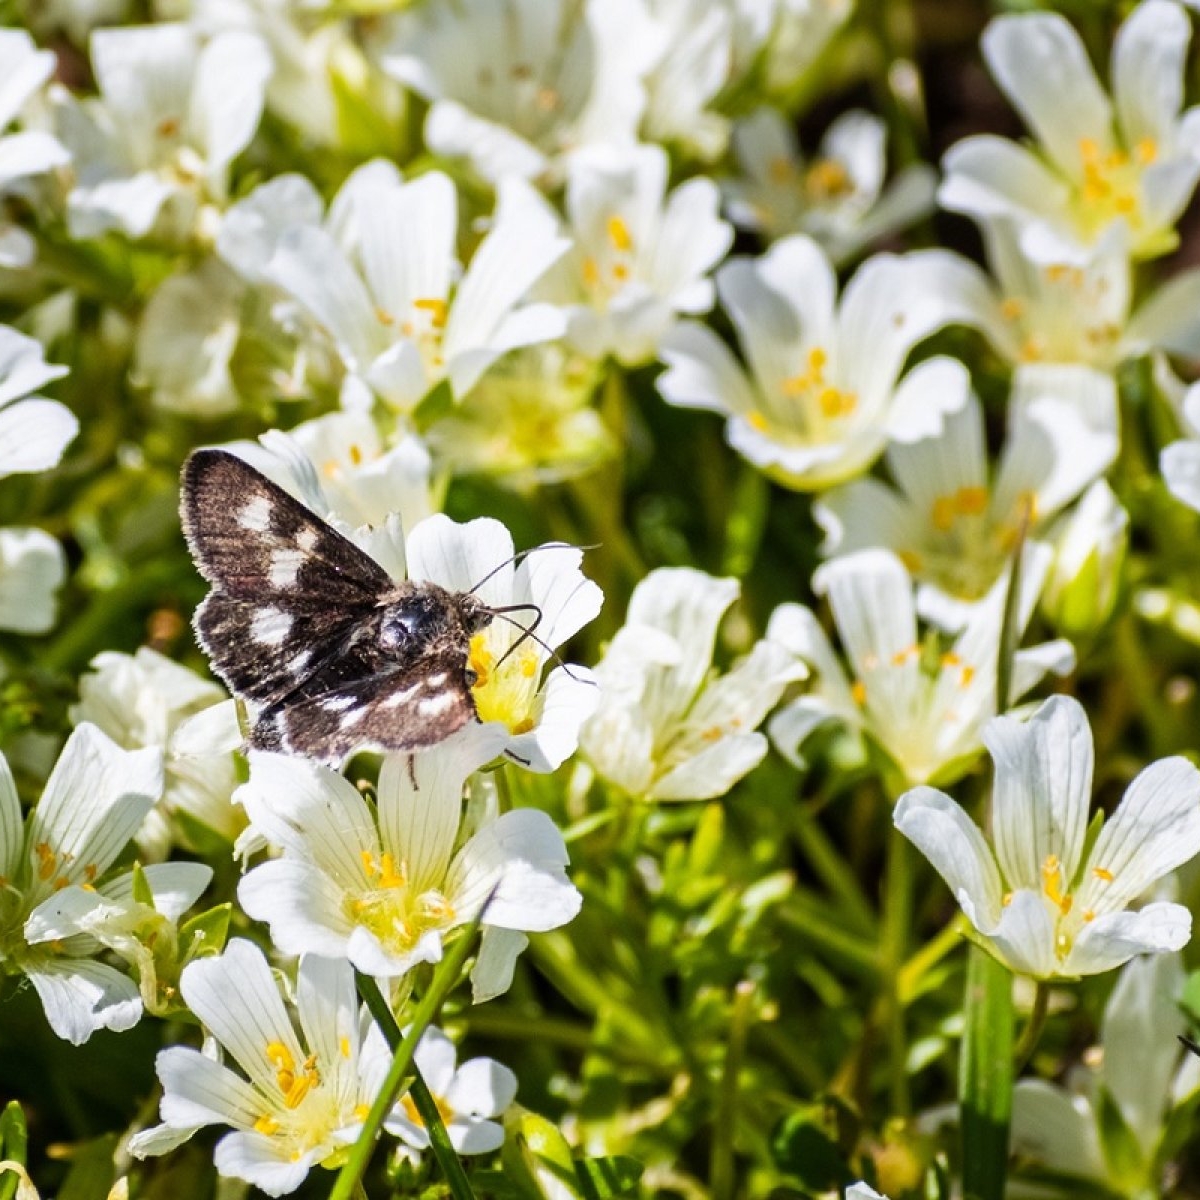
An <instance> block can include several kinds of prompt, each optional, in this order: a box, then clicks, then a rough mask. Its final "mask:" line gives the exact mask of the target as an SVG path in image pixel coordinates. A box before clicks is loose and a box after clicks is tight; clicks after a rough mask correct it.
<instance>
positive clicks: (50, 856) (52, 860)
mask: <svg viewBox="0 0 1200 1200" xmlns="http://www.w3.org/2000/svg"><path fill="white" fill-rule="evenodd" d="M33 852H34V854H36V855H37V860H38V878H39V879H49V878H50V876H51V875H53V874H54V872H55V870H57V868H58V856H57V855H56V854H55V853H54V851H53V850H52V849H51V848H50V843H49V842H38V844H37V845H36V846H34V848H33Z"/></svg>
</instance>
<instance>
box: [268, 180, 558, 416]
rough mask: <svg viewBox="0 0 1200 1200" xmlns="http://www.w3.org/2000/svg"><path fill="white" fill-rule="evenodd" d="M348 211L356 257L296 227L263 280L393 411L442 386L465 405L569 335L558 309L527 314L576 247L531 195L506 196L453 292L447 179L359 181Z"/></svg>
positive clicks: (283, 238) (453, 203) (453, 223)
mask: <svg viewBox="0 0 1200 1200" xmlns="http://www.w3.org/2000/svg"><path fill="white" fill-rule="evenodd" d="M346 207H348V208H349V210H350V212H349V214H348V215H347V219H348V220H352V222H353V226H354V231H353V232H354V234H355V239H354V252H353V253H351V251H350V250H348V249H347V247H346V246H345V245H343V244H340V243H339V241H338V240H337V238H335V236H334V234H333V233H331V232H330V231H327V230H326V229H322V228H317V227H314V226H312V225H308V224H303V225H295V226H292V227H290V228H288V229H286V230H284V231H283V233H282V234H281V235H280V236H279V237H278V241H277V244H276V245H275V250H274V253H273V255H272V256H271V258H270V260H269V262H268V263H267V265H266V267H265V268H264V269H263V274H264V275H265V276H266V277H267V278H268V279H270V280H271V281H272V282H273V283H274V284H276V285H277V286H278V287H280V288H281V289H282V290H283V291H284V292H286V293H287V294H288V295H289V296H290V297H291V298H292V299H293V300H295V301H296V303H298V304H299V305H300V306H301V307H302V308H303V309H304V310H305V311H307V313H308V314H309V316H310V317H311V318H312V319H313V320H314V321H315V322H316V323H317V325H319V326H320V327H321V328H322V329H324V330H325V332H326V333H328V335H329V336H330V337H331V338H332V339H333V341H334V343H335V345H336V347H337V351H338V353H339V355H340V356H341V358H342V361H343V362H344V364H345V366H346V369H347V370H348V371H350V372H351V374H353V375H355V376H357V377H358V378H359V379H360V380H362V382H363V383H365V384H366V385H367V386H368V387H369V388H370V389H371V390H372V391H373V392H374V393H375V394H376V395H377V396H379V397H380V398H381V399H382V400H383V401H384V402H385V403H387V404H389V405H391V406H392V407H393V408H395V409H397V410H399V411H401V412H408V411H410V410H411V409H412V408H413V407H414V406H415V405H416V404H417V403H418V402H419V401H420V400H421V399H423V398H424V396H425V395H426V394H427V393H428V392H429V390H430V389H431V388H432V387H434V385H435V384H437V383H439V382H440V381H441V380H443V379H446V380H448V381H449V384H450V388H451V390H452V392H453V394H454V396H455V397H456V398H461V397H463V396H464V395H466V394H467V393H468V392H469V391H470V390H471V388H472V387H473V386H474V385H475V383H476V382H477V381H478V380H479V377H480V376H481V375H482V374H483V373H484V371H485V370H486V369H487V368H488V367H489V366H490V365H491V364H492V363H493V362H495V360H496V359H498V358H499V357H500V356H501V355H502V354H504V353H506V352H507V351H509V350H512V349H515V348H516V347H518V346H527V345H532V344H534V343H537V342H542V341H548V340H550V339H551V338H555V337H558V336H559V335H560V334H561V333H562V332H563V327H564V319H563V317H562V315H561V314H560V313H558V312H557V311H556V310H555V309H554V308H552V307H550V306H548V305H536V304H535V305H525V306H523V307H522V306H520V302H521V300H522V298H523V297H524V296H525V294H526V293H527V292H528V290H529V289H530V287H531V286H532V285H533V284H534V283H535V282H536V281H537V280H538V279H539V278H540V277H541V275H542V274H543V273H544V272H545V271H546V269H547V268H548V267H549V266H550V265H551V263H553V262H554V261H555V259H557V258H558V257H559V256H560V255H561V254H562V253H563V252H564V251H565V250H566V248H567V245H568V243H567V242H566V241H565V240H564V239H562V238H560V237H558V236H557V234H556V231H555V228H554V225H555V222H554V218H553V215H552V214H551V213H550V212H549V211H548V210H547V208H546V206H545V204H544V202H543V201H542V200H541V199H540V198H539V197H538V196H537V195H536V194H535V193H534V192H533V191H532V189H530V188H529V187H528V185H526V184H523V183H521V182H520V181H519V180H516V179H512V180H509V181H507V182H506V183H504V184H503V185H502V186H501V188H500V192H499V198H498V201H497V208H496V214H495V217H494V219H493V222H492V227H491V230H490V232H489V233H488V234H487V236H486V237H484V239H483V240H482V241H481V242H480V244H479V246H478V248H477V249H476V251H475V253H474V254H473V255H472V257H471V261H470V263H469V264H468V266H467V269H466V272H465V273H464V274H463V276H462V279H461V281H459V282H458V284H457V286H454V279H455V270H456V263H455V258H454V245H455V239H456V237H457V232H458V222H457V214H458V200H457V193H456V191H455V188H454V184H453V183H452V182H451V180H450V179H449V177H448V176H446V175H443V174H441V173H440V172H437V171H433V172H430V173H429V174H426V175H422V176H421V177H420V178H418V179H415V180H413V181H412V182H411V183H402V182H400V181H399V180H398V179H397V178H396V177H394V175H389V174H388V173H387V172H385V171H373V172H370V173H363V172H360V174H359V176H358V177H357V179H356V181H355V188H354V191H353V194H352V197H351V198H350V200H349V202H348V204H347V206H346Z"/></svg>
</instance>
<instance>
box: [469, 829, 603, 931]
mask: <svg viewBox="0 0 1200 1200" xmlns="http://www.w3.org/2000/svg"><path fill="white" fill-rule="evenodd" d="M566 866H567V848H566V845H565V844H564V842H563V837H562V834H561V833H560V832H559V831H558V828H557V826H555V824H554V822H553V821H551V820H550V818H549V817H548V816H547V815H546V814H545V813H544V812H540V811H538V810H536V809H531V808H520V809H514V810H513V811H511V812H506V813H503V814H502V815H501V816H500V817H498V818H497V819H496V820H495V821H492V822H490V823H489V824H487V825H485V826H484V827H483V828H482V829H480V830H479V832H478V833H476V834H475V836H474V837H473V838H471V840H470V841H469V842H467V844H466V845H465V846H464V847H463V848H462V849H461V850H460V851H459V853H458V855H457V857H456V858H455V860H454V862H453V863H452V864H451V866H450V870H449V872H448V873H447V875H446V892H447V895H448V896H449V897H450V899H451V903H452V904H453V905H454V908H455V911H456V913H457V914H458V920H459V921H460V922H466V921H469V920H471V918H472V917H473V916H474V915H475V914H476V913H477V912H479V911H480V909H482V908H483V906H484V903H485V902H486V901H487V899H488V896H489V894H490V893H491V892H492V889H493V888H495V889H496V891H495V895H494V896H492V900H491V903H490V904H489V905H488V907H487V911H486V912H485V913H484V917H483V920H484V923H485V924H487V925H499V926H500V927H501V928H504V929H519V930H528V931H530V932H541V931H544V930H547V929H557V928H558V927H559V926H560V925H565V924H566V923H567V922H568V921H569V920H571V918H572V917H574V916H575V914H576V913H577V912H578V911H579V908H580V905H581V904H582V903H583V897H582V896H580V894H579V891H578V890H577V889H576V887H575V885H574V884H573V883H571V881H570V880H569V879H568V878H567V874H566Z"/></svg>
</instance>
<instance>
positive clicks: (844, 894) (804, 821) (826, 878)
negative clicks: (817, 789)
mask: <svg viewBox="0 0 1200 1200" xmlns="http://www.w3.org/2000/svg"><path fill="white" fill-rule="evenodd" d="M792 831H793V833H794V834H795V837H796V843H797V845H798V846H799V847H800V850H801V852H802V853H803V854H804V857H805V859H806V860H807V862H808V865H809V866H810V867H812V869H813V871H814V872H815V873H816V876H817V878H818V879H819V880H820V881H821V882H822V883H823V884H824V885H825V886H826V887H827V888H829V890H830V891H831V892H832V893H833V895H834V896H835V897H836V898H837V899H838V900H840V901H841V903H842V906H843V908H844V909H845V910H846V916H847V917H849V918H850V919H851V920H852V921H853V922H854V925H855V928H856V929H857V930H858V931H859V932H861V933H863V934H868V935H870V936H871V937H874V935H875V911H874V909H873V908H872V907H871V904H870V901H869V900H868V899H867V897H866V895H865V894H864V893H863V890H862V885H861V884H860V883H859V881H858V876H857V875H856V874H855V872H854V871H853V870H852V869H851V868H850V865H849V864H848V863H847V862H846V860H845V859H844V858H843V857H842V855H841V854H840V853H839V851H838V849H837V847H836V846H835V845H834V844H833V841H832V840H831V839H830V837H829V835H828V834H826V832H825V831H824V830H823V829H822V828H821V825H820V822H819V821H817V820H816V818H815V816H814V815H813V813H812V812H811V811H810V810H809V808H808V807H807V806H806V805H803V804H802V805H800V806H799V808H798V809H797V812H796V818H795V820H794V822H793V824H792Z"/></svg>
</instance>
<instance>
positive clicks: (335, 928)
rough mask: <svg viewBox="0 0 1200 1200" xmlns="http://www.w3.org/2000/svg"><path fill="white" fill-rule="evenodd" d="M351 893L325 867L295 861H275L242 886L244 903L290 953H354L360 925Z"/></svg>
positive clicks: (251, 874)
mask: <svg viewBox="0 0 1200 1200" xmlns="http://www.w3.org/2000/svg"><path fill="white" fill-rule="evenodd" d="M363 890H365V887H364V886H362V885H359V886H356V887H354V888H353V890H351V889H350V888H347V887H344V886H339V884H338V882H337V881H336V880H335V879H333V878H331V877H330V876H329V875H327V874H325V872H323V871H322V870H320V868H318V867H316V866H314V865H313V864H312V863H308V862H297V861H296V860H295V859H287V858H275V859H270V860H268V861H267V862H264V863H260V864H259V865H258V866H257V867H254V868H253V869H252V870H250V871H248V872H247V873H246V874H245V875H244V876H243V877H242V881H241V882H240V883H239V884H238V892H237V894H238V903H239V904H241V906H242V908H244V909H245V910H246V913H247V914H248V915H249V916H251V917H253V918H254V919H255V920H256V921H265V922H266V923H267V924H268V925H269V926H270V928H271V938H272V940H273V941H274V943H275V945H276V946H277V947H278V948H279V949H280V950H281V951H282V952H283V953H284V954H305V953H311V954H324V955H326V956H327V957H329V958H336V957H340V956H343V955H345V954H347V953H348V950H347V939H348V938H349V937H350V936H351V934H352V933H353V931H354V928H355V926H354V922H353V921H352V920H351V918H350V916H349V913H348V912H347V904H346V902H347V899H348V897H347V892H350V893H351V894H352V895H353V894H356V893H358V892H361V891H363Z"/></svg>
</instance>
